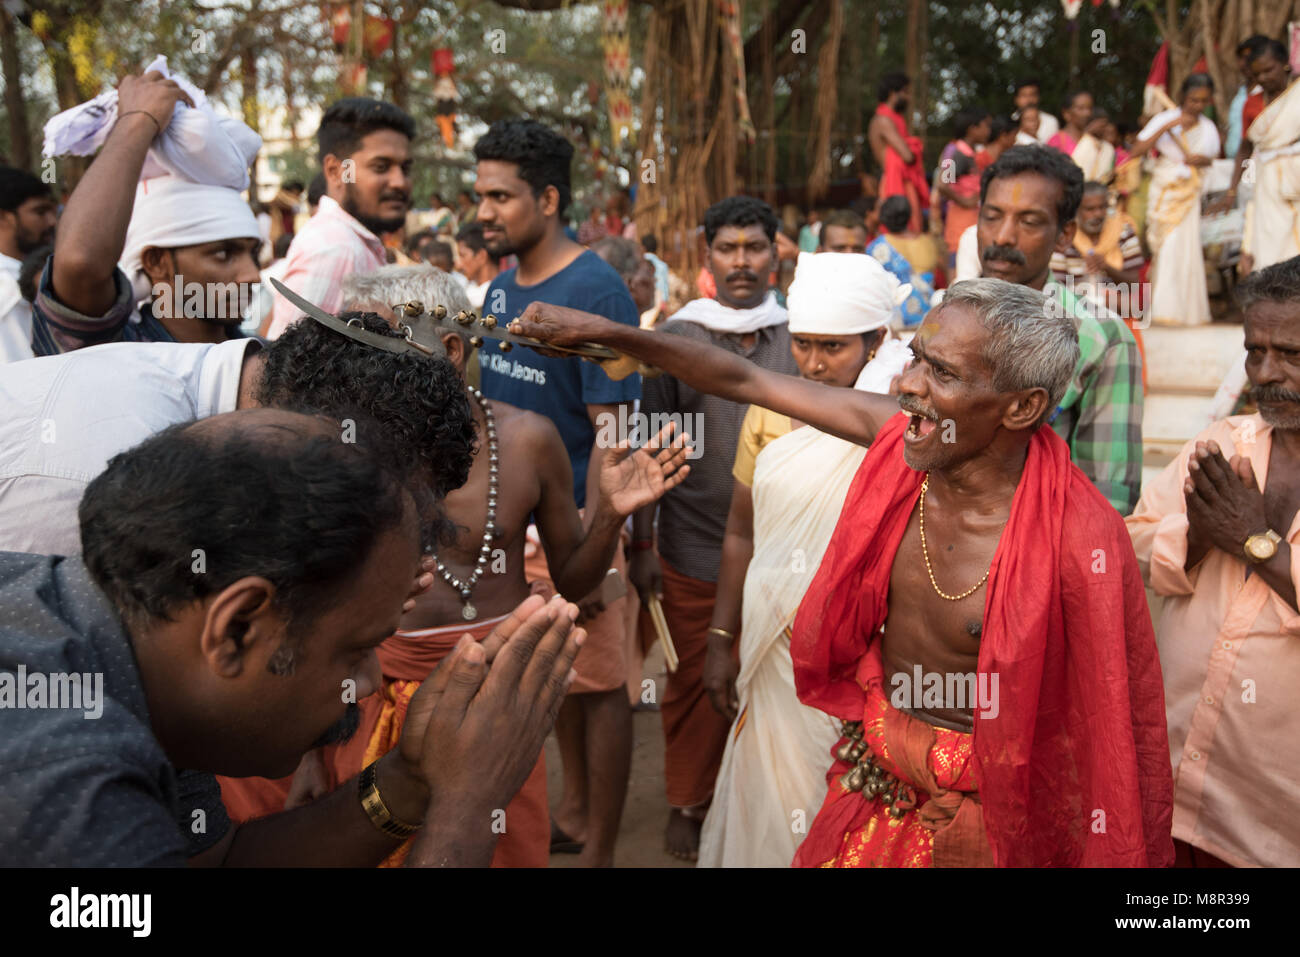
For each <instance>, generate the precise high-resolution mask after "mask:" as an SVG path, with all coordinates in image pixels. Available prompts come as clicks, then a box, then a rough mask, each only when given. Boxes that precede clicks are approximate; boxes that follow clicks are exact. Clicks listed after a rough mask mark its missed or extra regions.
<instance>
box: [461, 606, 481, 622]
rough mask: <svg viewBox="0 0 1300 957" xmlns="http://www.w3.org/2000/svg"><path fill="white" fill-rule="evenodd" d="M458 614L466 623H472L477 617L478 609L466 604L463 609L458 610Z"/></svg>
mask: <svg viewBox="0 0 1300 957" xmlns="http://www.w3.org/2000/svg"><path fill="white" fill-rule="evenodd" d="M460 614H461V617H462V618H464V619H465V620H466V621H473V620H474V619H475V618H477V617H478V609H477V608H475V607H474V606H473V605H471V604H470V603H469V602H466V603H465V607H464V608H462V609H461V610H460Z"/></svg>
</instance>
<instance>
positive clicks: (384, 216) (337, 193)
mask: <svg viewBox="0 0 1300 957" xmlns="http://www.w3.org/2000/svg"><path fill="white" fill-rule="evenodd" d="M414 136H415V121H414V120H412V119H411V117H410V116H408V115H407V114H406V113H404V112H403V111H402V110H400V109H398V108H397V107H396V106H393V105H392V104H391V103H383V102H381V101H379V100H369V99H363V98H359V97H352V98H349V99H344V100H339V101H338V102H337V103H335V104H334V105H333V106H331V107H330V108H329V109H328V110H326V111H325V115H324V116H323V117H322V118H321V124H320V129H319V130H318V131H317V133H316V142H317V147H318V149H319V151H320V164H321V169H322V171H323V172H324V174H325V184H326V190H325V192H326V195H324V196H322V197H321V201H320V208H319V209H318V210H317V212H316V215H315V216H313V217H312V218H311V219H310V220H308V222H307V225H306V226H304V227H303V228H302V231H301V232H299V233H298V234H297V235H296V236H294V238H293V243H292V244H291V245H290V246H289V254H288V256H287V257H286V261H287V265H286V267H285V272H284V276H283V278H282V279H281V282H283V283H284V284H285V285H286V286H288V287H289V288H290V289H292V290H293V291H294V292H296V293H298V294H299V295H300V296H302V297H303V298H305V299H307V300H309V301H310V302H314V303H316V304H317V305H319V306H320V307H322V308H323V309H325V310H327V311H328V312H338V311H339V307H340V306H342V304H343V280H344V278H345V277H347V276H349V275H351V274H352V273H358V272H370V271H372V270H374V269H378V268H379V267H380V266H383V265H385V264H386V263H387V262H388V257H387V254H386V253H385V251H384V244H383V242H382V241H381V240H380V238H379V236H380V234H382V233H388V232H392V231H393V230H395V229H400V228H401V227H402V225H403V224H404V223H405V222H406V214H407V212H408V211H409V210H410V208H411V140H412V139H413V138H414ZM301 315H302V314H301V313H300V312H299V311H298V309H297V308H296V307H295V306H293V305H292V304H291V303H290V302H289V301H288V300H286V299H284V298H283V297H280V296H277V297H276V300H275V307H274V309H273V310H272V311H271V314H270V317H269V319H268V320H267V322H266V323H265V324H264V326H263V328H262V330H261V332H262V334H263V335H264V336H266V337H267V338H269V339H274V338H276V337H277V336H279V335H280V333H281V332H283V331H284V330H285V328H286V327H287V326H289V325H290V324H291V323H293V322H296V321H297V320H298V319H299V318H300V316H301Z"/></svg>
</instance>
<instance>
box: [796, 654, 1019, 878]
mask: <svg viewBox="0 0 1300 957" xmlns="http://www.w3.org/2000/svg"><path fill="white" fill-rule="evenodd" d="M868 656H869V657H872V658H874V660H873V661H870V662H863V665H864V668H863V671H864V673H865V674H864V677H865V679H866V680H865V681H864V686H865V688H866V693H867V696H866V703H865V705H864V707H863V715H862V738H861V741H862V744H863V745H865V747H866V753H865V754H864V755H863V756H862V758H861V759H860V761H861V762H863V763H866V762H868V760H869V759H874V760H873V761H872V763H873V764H874V766H875V767H876V768H879V769H880V771H883V775H880V774H879V773H878V772H877V774H878V776H876V777H875V778H874V781H875V782H876V783H874V785H873V783H872V781H873V779H872V777H870V776H865V775H864V778H865V780H866V781H867V782H868V783H867V786H866V787H864V788H863V789H862V790H860V791H853V790H850V789H849V788H848V787H846V786H845V785H844V784H843V783H841V778H842V776H843V775H844V774H845V773H846V772H849V771H851V770H852V769H853V767H854V764H855V763H858V762H850V761H839V760H837V761H836V762H835V763H834V765H832V767H831V770H830V771H829V772H828V773H827V783H828V784H829V789H828V791H827V794H826V800H825V802H824V803H823V805H822V809H821V811H820V812H819V813H818V815H817V819H816V821H815V822H814V824H813V827H814V829H818V830H822V829H828V828H833V829H836V830H838V831H840V832H841V833H842V834H843V838H842V840H841V842H840V843H839V845H838V850H837V851H836V852H835V855H834V856H833V857H831V858H830V859H829V860H808V859H805V855H804V854H803V852H802V850H801V851H800V852H799V853H797V854H796V855H795V861H794V863H795V866H797V867H798V866H804V867H817V866H820V867H992V866H993V852H992V849H991V848H990V846H989V842H988V838H987V837H986V836H985V833H984V814H983V808H982V807H981V805H980V801H979V794H978V785H977V782H976V780H975V765H974V761H973V753H972V742H973V740H974V736H973V735H971V734H967V733H963V732H960V731H952V730H949V729H947V728H939V727H935V726H934V725H931V724H927V723H926V722H924V721H921V720H920V719H919V718H914V717H912V716H911V715H909V714H907V713H906V712H904V711H900V710H898V709H897V708H895V707H893V706H892V705H891V704H890V703H889V700H888V697H887V695H886V693H885V691H884V688H883V680H882V669H881V666H880V643H879V642H876V643H875V645H873V647H872V648H871V650H870V651H869V652H868ZM846 740H847V739H846V738H841V739H840V742H839V744H837V745H836V749H837V750H838V749H839V747H840V745H843V744H844V743H845V741H846ZM873 792H874V793H873ZM887 802H888V803H887ZM891 811H893V812H894V813H891ZM899 812H901V813H899ZM895 814H898V816H895ZM810 836H811V835H810ZM804 846H805V847H806V846H807V844H805V845H804ZM823 846H824V845H823Z"/></svg>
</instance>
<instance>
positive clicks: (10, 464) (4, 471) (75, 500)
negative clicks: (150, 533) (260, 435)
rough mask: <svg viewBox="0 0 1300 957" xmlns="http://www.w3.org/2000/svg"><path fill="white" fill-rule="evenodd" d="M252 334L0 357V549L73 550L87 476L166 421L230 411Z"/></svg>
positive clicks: (78, 547) (77, 548) (67, 552)
mask: <svg viewBox="0 0 1300 957" xmlns="http://www.w3.org/2000/svg"><path fill="white" fill-rule="evenodd" d="M254 343H257V340H256V339H232V340H230V341H229V342H223V343H220V344H219V345H212V344H208V343H192V342H147V343H146V342H115V343H111V344H109V345H104V346H93V347H91V348H89V349H78V350H76V351H75V352H67V353H64V354H63V355H58V356H46V357H44V358H39V359H30V360H28V361H26V362H15V363H12V364H10V365H7V366H2V367H0V408H2V409H4V410H5V411H4V415H3V416H0V551H12V552H36V553H38V554H43V555H76V554H80V552H81V530H80V525H79V523H78V519H77V507H78V506H79V505H80V503H81V495H82V493H83V492H84V491H85V489H86V486H87V485H88V484H89V483H90V481H91V479H93V478H94V477H95V476H97V475H98V474H99V473H100V472H102V471H103V470H104V467H105V466H106V465H107V464H108V460H109V459H111V458H112V457H113V456H115V455H117V454H118V453H119V452H124V451H126V450H127V449H129V448H131V447H133V446H135V445H138V444H139V443H140V442H142V441H144V440H145V439H147V438H149V436H151V435H154V434H155V433H157V432H161V431H162V430H163V429H165V428H167V427H168V426H170V425H175V424H176V423H178V422H188V421H190V420H192V419H202V418H205V417H207V416H209V415H216V414H218V413H220V412H233V411H234V409H235V403H236V402H237V401H238V399H239V377H240V373H241V371H242V369H243V363H244V355H245V352H246V350H247V349H248V348H249V345H250V344H254ZM149 505H150V503H148V502H141V503H140V507H141V508H146V509H147V508H149Z"/></svg>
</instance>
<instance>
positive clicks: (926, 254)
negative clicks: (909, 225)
mask: <svg viewBox="0 0 1300 957" xmlns="http://www.w3.org/2000/svg"><path fill="white" fill-rule="evenodd" d="M889 245H891V246H893V247H894V248H895V249H897V250H898V252H899V255H901V256H902V257H903V258H904V259H906V260H907V261H908V262H909V263H911V265H912V271H913V272H919V273H927V272H933V271H934V270H935V269H937V268H938V266H939V247H938V246H936V245H935V244H934V237H933V236H926V235H921V236H904V235H903V234H901V233H890V234H889Z"/></svg>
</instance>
